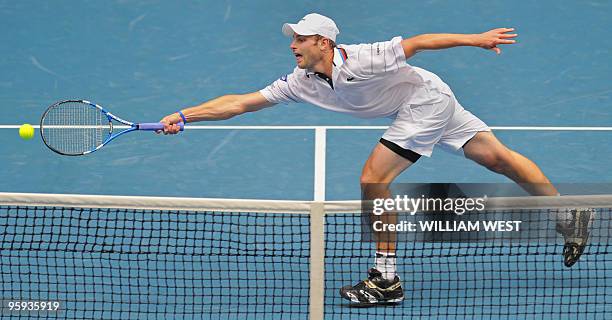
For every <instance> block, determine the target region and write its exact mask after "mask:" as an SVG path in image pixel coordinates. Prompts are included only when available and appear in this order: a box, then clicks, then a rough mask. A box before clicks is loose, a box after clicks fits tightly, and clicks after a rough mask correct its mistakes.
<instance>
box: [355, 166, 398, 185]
mask: <svg viewBox="0 0 612 320" xmlns="http://www.w3.org/2000/svg"><path fill="white" fill-rule="evenodd" d="M389 180H390V178H389V177H386V176H385V175H384V174H382V173H380V172H376V171H374V170H371V169H369V168H367V167H366V168H364V170H363V172H362V173H361V177H360V178H359V182H360V184H361V185H362V186H363V185H367V184H389V183H390V182H391V181H389Z"/></svg>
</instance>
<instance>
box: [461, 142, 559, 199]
mask: <svg viewBox="0 0 612 320" xmlns="http://www.w3.org/2000/svg"><path fill="white" fill-rule="evenodd" d="M463 152H464V154H465V156H466V158H468V159H471V160H473V161H475V162H476V163H478V164H480V165H483V166H485V167H486V168H487V169H489V170H491V171H493V172H496V173H499V174H503V175H505V176H506V177H508V178H510V179H511V180H513V181H514V182H516V183H518V184H519V185H520V186H521V187H522V188H524V189H525V191H527V192H528V193H529V194H531V195H538V196H554V195H558V192H557V189H556V188H555V187H554V186H553V185H552V184H551V183H550V181H549V180H548V178H547V177H546V176H545V175H544V173H543V172H542V170H540V168H538V166H537V165H536V164H535V163H533V161H531V160H529V159H528V158H526V157H525V156H523V155H521V154H519V153H518V152H515V151H513V150H510V149H509V148H507V147H506V146H504V145H503V144H502V143H501V142H500V141H499V140H498V139H497V138H496V137H495V136H494V135H493V133H491V132H488V131H486V132H478V133H477V134H476V135H475V136H474V137H473V138H472V139H471V140H470V141H468V142H467V143H466V144H465V145H464V146H463Z"/></svg>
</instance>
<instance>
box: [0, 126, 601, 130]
mask: <svg viewBox="0 0 612 320" xmlns="http://www.w3.org/2000/svg"><path fill="white" fill-rule="evenodd" d="M19 127H20V125H0V129H19ZM32 127H34V128H35V129H39V126H38V125H33V126H32ZM113 127H114V128H117V129H127V128H129V127H128V126H123V125H120V126H113ZM387 128H388V126H203V125H187V126H185V129H186V130H316V129H325V130H385V129H387ZM490 128H491V129H493V130H500V131H501V130H505V131H612V127H577V126H576V127H546V126H491V127H490Z"/></svg>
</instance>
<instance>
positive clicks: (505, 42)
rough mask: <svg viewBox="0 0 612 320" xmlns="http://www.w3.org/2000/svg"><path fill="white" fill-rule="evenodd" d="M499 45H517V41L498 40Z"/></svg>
mask: <svg viewBox="0 0 612 320" xmlns="http://www.w3.org/2000/svg"><path fill="white" fill-rule="evenodd" d="M496 42H497V44H513V43H516V40H497V41H496Z"/></svg>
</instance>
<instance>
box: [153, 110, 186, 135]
mask: <svg viewBox="0 0 612 320" xmlns="http://www.w3.org/2000/svg"><path fill="white" fill-rule="evenodd" d="M182 120H183V119H181V116H179V115H178V113H173V114H169V115H167V116H165V117H163V118H162V119H161V120H159V122H161V123H163V124H164V130H163V131H162V130H158V131H155V132H156V133H163V134H177V133H179V132H180V131H181V128H180V127H179V125H178V124H177V123H179V122H182Z"/></svg>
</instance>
